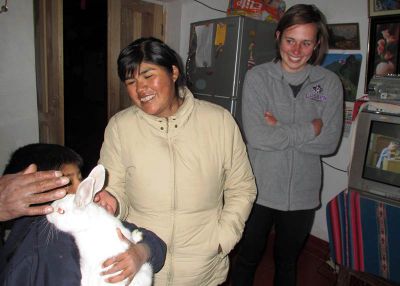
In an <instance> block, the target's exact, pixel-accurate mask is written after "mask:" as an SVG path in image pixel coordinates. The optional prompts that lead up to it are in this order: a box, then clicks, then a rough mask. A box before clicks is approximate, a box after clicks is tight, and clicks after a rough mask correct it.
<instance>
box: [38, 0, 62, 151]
mask: <svg viewBox="0 0 400 286" xmlns="http://www.w3.org/2000/svg"><path fill="white" fill-rule="evenodd" d="M34 17H35V60H36V88H37V99H38V101H37V102H38V116H39V142H42V143H56V144H61V145H63V144H64V58H63V0H34Z"/></svg>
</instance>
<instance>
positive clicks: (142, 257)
mask: <svg viewBox="0 0 400 286" xmlns="http://www.w3.org/2000/svg"><path fill="white" fill-rule="evenodd" d="M117 232H118V236H119V238H120V239H121V240H122V241H126V242H127V243H128V244H129V248H128V250H126V251H125V252H124V253H121V254H119V255H117V256H114V257H111V258H109V259H107V260H106V261H104V263H103V268H106V267H110V268H109V269H107V270H106V271H103V272H102V275H109V274H113V273H117V272H119V273H118V274H116V275H114V276H111V277H109V278H107V282H109V283H117V282H121V281H123V280H125V279H127V278H128V279H129V280H128V281H129V282H130V281H132V279H133V277H134V276H135V275H136V273H137V272H138V271H139V269H140V267H142V265H143V264H144V263H146V262H147V261H148V260H149V258H150V249H149V247H148V246H147V245H146V244H145V243H139V244H134V243H132V242H131V241H130V240H128V239H127V238H126V237H125V236H124V235H123V234H122V232H121V230H120V229H119V228H117Z"/></svg>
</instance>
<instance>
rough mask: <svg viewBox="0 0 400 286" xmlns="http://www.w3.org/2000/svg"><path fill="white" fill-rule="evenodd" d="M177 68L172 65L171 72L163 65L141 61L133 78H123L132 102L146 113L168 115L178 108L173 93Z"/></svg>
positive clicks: (160, 115)
mask: <svg viewBox="0 0 400 286" xmlns="http://www.w3.org/2000/svg"><path fill="white" fill-rule="evenodd" d="M178 76H179V70H178V68H177V67H176V66H172V73H170V72H168V71H167V70H166V69H165V68H164V67H161V66H158V65H155V64H151V63H146V62H142V63H141V64H140V66H139V68H138V69H137V71H135V74H134V76H133V78H130V79H127V80H125V85H126V87H127V90H128V94H129V96H130V98H131V99H132V101H133V103H134V104H135V105H136V106H137V107H139V108H140V109H142V110H143V111H144V112H146V113H147V114H151V115H154V116H158V117H169V116H171V115H173V114H175V112H176V111H177V110H178V108H179V99H178V97H177V96H176V94H175V81H176V79H177V78H178Z"/></svg>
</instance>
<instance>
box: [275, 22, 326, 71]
mask: <svg viewBox="0 0 400 286" xmlns="http://www.w3.org/2000/svg"><path fill="white" fill-rule="evenodd" d="M279 36H280V34H279V32H277V34H276V37H277V38H278V39H279ZM317 44H318V43H317V27H316V25H315V24H313V23H309V24H298V25H293V26H291V27H289V28H287V29H286V30H284V31H283V33H282V35H281V37H280V44H279V52H280V55H281V58H282V61H281V62H282V67H283V69H284V70H285V71H287V72H297V71H300V70H302V69H303V68H304V67H305V66H306V65H307V62H308V60H309V59H310V58H311V56H312V55H313V52H314V48H315V47H316V46H317Z"/></svg>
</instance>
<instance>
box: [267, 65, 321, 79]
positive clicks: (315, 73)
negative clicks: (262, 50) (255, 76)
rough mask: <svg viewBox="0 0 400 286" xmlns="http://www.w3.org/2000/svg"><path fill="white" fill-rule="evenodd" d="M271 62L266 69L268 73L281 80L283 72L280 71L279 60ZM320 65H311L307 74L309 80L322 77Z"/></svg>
mask: <svg viewBox="0 0 400 286" xmlns="http://www.w3.org/2000/svg"><path fill="white" fill-rule="evenodd" d="M271 63H272V68H271V69H270V70H268V72H269V75H270V76H271V77H273V78H275V79H277V80H283V72H282V66H281V61H280V60H278V61H276V62H275V61H273V62H271ZM321 69H322V67H320V66H312V67H311V69H310V73H309V75H308V79H309V80H310V82H311V83H312V82H316V81H319V80H321V79H323V78H324V73H322V72H321Z"/></svg>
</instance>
